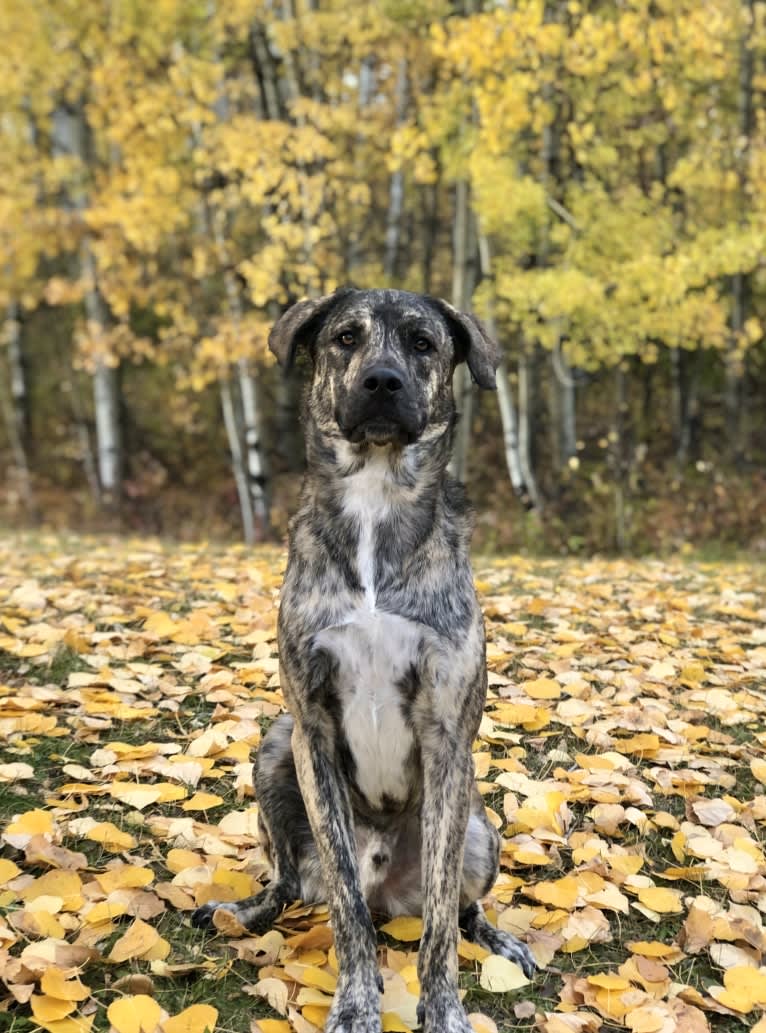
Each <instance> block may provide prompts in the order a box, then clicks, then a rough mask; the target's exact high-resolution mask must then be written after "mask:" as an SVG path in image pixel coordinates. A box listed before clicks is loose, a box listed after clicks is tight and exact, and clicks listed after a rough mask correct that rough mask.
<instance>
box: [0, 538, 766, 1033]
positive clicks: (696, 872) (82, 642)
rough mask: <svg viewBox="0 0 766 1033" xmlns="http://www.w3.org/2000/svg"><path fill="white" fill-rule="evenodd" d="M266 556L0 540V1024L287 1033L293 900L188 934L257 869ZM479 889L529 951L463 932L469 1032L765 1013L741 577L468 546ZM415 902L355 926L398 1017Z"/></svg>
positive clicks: (761, 823)
mask: <svg viewBox="0 0 766 1033" xmlns="http://www.w3.org/2000/svg"><path fill="white" fill-rule="evenodd" d="M283 565H284V554H283V553H282V552H281V551H279V550H275V549H273V550H261V551H256V552H253V551H247V550H245V549H244V548H229V549H223V548H220V547H208V546H205V545H200V546H197V547H178V546H175V547H171V546H163V545H162V544H158V543H156V542H147V541H141V540H135V541H130V540H124V541H112V540H96V539H89V540H84V539H68V540H64V539H58V538H44V537H43V538H37V539H34V540H32V539H13V538H6V539H2V540H0V744H2V745H0V915H1V917H0V981H2V982H1V983H0V1028H2V1029H3V1030H9V1031H11V1033H31V1031H32V1030H33V1029H35V1028H39V1027H42V1028H43V1029H45V1030H48V1031H50V1033H87V1031H88V1030H89V1029H91V1028H92V1029H93V1030H94V1031H98V1030H107V1029H109V1027H110V1025H111V1026H112V1027H113V1028H114V1029H115V1030H116V1031H117V1033H154V1031H155V1030H161V1031H163V1033H202V1031H203V1030H204V1028H205V1026H211V1028H212V1025H213V1024H214V1025H215V1029H216V1031H226V1030H231V1031H234V1033H249V1031H250V1030H251V1029H252V1030H253V1031H255V1033H259V1031H260V1033H287V1031H288V1030H291V1029H294V1030H296V1031H297V1033H311V1031H313V1030H314V1029H316V1028H319V1027H321V1026H322V1023H323V1021H324V1018H325V1015H326V1012H327V1006H328V1002H329V1000H330V996H331V994H332V991H333V988H334V985H335V978H336V969H335V959H334V954H333V950H332V934H331V931H330V930H329V928H328V926H327V916H326V912H325V911H324V910H323V909H322V908H317V907H315V908H305V907H298V906H296V907H294V908H293V909H292V910H291V911H290V912H288V913H286V914H285V915H284V916H283V918H282V920H281V921H280V922H279V925H278V928H277V929H275V930H274V931H272V932H270V933H268V934H267V935H266V936H263V937H253V936H249V935H248V934H247V933H245V932H244V931H243V930H241V929H238V928H236V927H233V926H232V924H231V923H230V924H228V925H227V924H225V923H222V924H221V927H220V929H219V930H218V932H217V933H216V934H215V935H210V934H208V935H205V934H202V933H200V932H198V931H197V930H193V929H192V928H191V927H190V925H189V920H188V915H189V912H190V911H191V910H192V909H193V908H194V907H195V906H197V905H199V904H201V903H203V902H205V901H207V900H208V899H211V898H216V899H236V898H238V897H241V896H245V895H248V894H250V893H251V892H252V891H253V889H254V888H257V887H258V886H259V885H260V884H261V883H262V880H263V878H264V876H265V874H266V865H265V863H264V858H263V856H262V854H261V851H260V849H259V847H258V844H257V839H256V836H255V812H254V805H253V799H252V790H251V787H250V781H251V773H252V751H253V750H254V749H256V748H257V746H258V743H259V741H260V739H261V736H262V734H263V731H264V729H265V728H266V727H267V725H268V722H269V721H270V720H271V719H272V718H273V717H274V715H275V714H276V713H278V711H279V709H280V708H281V706H282V698H281V695H280V691H279V678H278V673H277V657H276V641H275V623H276V606H277V599H278V589H279V583H280V577H281V572H282V569H283ZM476 570H477V586H478V589H479V592H480V594H481V597H482V602H483V605H484V608H485V612H486V616H487V626H488V637H489V665H490V697H489V700H488V703H487V710H486V717H485V719H484V722H483V724H482V727H481V734H480V738H479V739H478V740H477V742H476V744H475V761H476V771H477V776H478V778H479V784H480V787H481V790H482V792H483V793H484V794H485V799H486V804H487V807H488V808H489V809H490V812H491V814H492V816H493V820H494V821H495V823H496V824H497V825H498V827H500V828H501V829H502V833H503V837H504V841H503V842H504V845H503V852H502V872H501V876H500V879H499V881H498V883H497V885H496V887H495V888H494V890H493V893H492V895H491V896H490V898H489V899H488V910H489V912H490V914H491V915H492V917H493V919H494V920H495V921H496V922H497V923H498V924H499V925H500V926H501V927H502V928H504V929H510V930H513V931H515V932H518V933H520V935H522V936H523V937H524V938H526V939H527V940H528V941H529V942H530V943H531V944H532V946H533V950H534V952H535V954H536V956H537V958H538V960H539V962H540V963H541V965H544V966H545V968H544V971H542V972H541V973H540V974H539V975H538V976H537V977H536V978H535V979H534V980H533V981H532V982H531V983H530V984H528V985H527V984H526V981H525V980H524V979H523V977H522V976H521V974H520V972H519V971H518V970H517V969H516V968H515V966H513V965H511V964H510V963H507V962H503V961H502V959H498V958H492V957H489V958H487V957H486V956H485V954H484V953H483V952H482V951H480V950H477V949H476V948H475V947H473V946H471V945H469V944H461V980H462V985H463V987H464V988H465V991H466V995H465V1003H466V1006H467V1009H468V1011H469V1012H470V1013H472V1021H473V1024H474V1027H475V1029H476V1030H477V1031H492V1030H494V1029H495V1028H497V1029H499V1030H510V1029H514V1030H524V1029H532V1028H539V1029H541V1030H544V1031H547V1033H578V1031H581V1030H582V1031H586V1033H590V1031H595V1030H599V1029H603V1030H605V1031H606V1030H614V1029H628V1030H630V1031H632V1033H673V1031H678V1033H702V1031H705V1030H708V1029H710V1030H726V1031H732V1033H734V1031H740V1030H742V1031H744V1030H749V1029H752V1030H758V1031H760V1033H763V1031H764V1030H766V1017H764V1016H765V1015H766V966H764V967H763V968H761V967H760V966H761V963H762V960H763V953H764V951H765V950H766V930H765V929H764V926H763V915H764V912H766V858H765V857H764V849H763V837H764V831H765V830H766V788H764V786H765V785H766V716H765V715H764V709H765V707H764V705H765V703H766V569H765V568H764V565H763V564H762V563H761V564H758V563H752V564H745V563H743V564H731V565H714V564H694V563H691V562H687V561H682V560H679V561H674V562H659V561H646V560H641V561H635V562H609V561H604V560H593V561H581V562H559V561H548V562H545V561H529V560H525V559H519V558H517V557H504V558H498V559H495V560H486V559H485V560H479V561H477V564H476ZM419 928H420V926H419V922H418V921H417V920H398V921H395V922H393V923H389V924H387V925H383V926H382V927H381V932H380V939H379V944H380V948H379V951H380V963H381V967H382V970H383V973H384V977H385V987H386V990H385V994H384V998H383V1012H384V1029H387V1030H405V1029H411V1028H413V1027H414V1026H415V1022H416V1020H415V1003H416V1000H417V989H418V987H417V976H416V967H415V966H416V952H417V946H418V944H417V935H418V931H419Z"/></svg>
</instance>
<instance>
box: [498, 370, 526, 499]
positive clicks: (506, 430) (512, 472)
mask: <svg viewBox="0 0 766 1033" xmlns="http://www.w3.org/2000/svg"><path fill="white" fill-rule="evenodd" d="M497 406H498V409H499V410H500V421H501V423H502V425H503V447H504V449H505V464H506V466H507V467H508V476H509V477H510V479H511V487H512V488H513V491H514V493H515V494H516V495H518V496H519V498H522V497H523V496H524V495H525V493H526V485H525V483H524V474H523V472H522V469H521V454H520V451H519V434H518V421H517V419H516V405H515V403H514V401H513V391H512V390H511V383H510V381H509V379H508V364H507V363H506V361H505V357H503V358H502V359H501V360H500V365H499V366H498V369H497Z"/></svg>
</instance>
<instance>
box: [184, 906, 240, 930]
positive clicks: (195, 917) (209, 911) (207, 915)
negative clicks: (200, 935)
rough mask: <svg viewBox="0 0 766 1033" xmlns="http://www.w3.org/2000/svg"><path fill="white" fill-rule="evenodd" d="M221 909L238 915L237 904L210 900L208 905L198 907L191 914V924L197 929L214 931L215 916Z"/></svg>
mask: <svg viewBox="0 0 766 1033" xmlns="http://www.w3.org/2000/svg"><path fill="white" fill-rule="evenodd" d="M219 908H223V909H224V910H226V911H231V912H232V914H235V915H236V913H237V905H236V904H228V903H225V902H223V901H218V900H210V901H208V903H207V904H203V905H202V907H198V908H197V909H196V910H195V911H192V913H191V916H190V917H191V924H192V925H193V926H194V927H195V928H197V929H212V928H214V926H213V915H214V914H215V913H216V911H217V910H218V909H219Z"/></svg>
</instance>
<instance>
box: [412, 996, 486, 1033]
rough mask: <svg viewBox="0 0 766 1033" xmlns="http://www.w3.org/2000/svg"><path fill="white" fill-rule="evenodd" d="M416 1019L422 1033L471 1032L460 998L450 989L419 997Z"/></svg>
mask: <svg viewBox="0 0 766 1033" xmlns="http://www.w3.org/2000/svg"><path fill="white" fill-rule="evenodd" d="M418 1019H419V1021H420V1023H421V1024H422V1026H423V1033H473V1030H472V1028H471V1023H470V1022H469V1021H468V1016H467V1015H466V1013H465V1008H464V1007H463V1005H462V1004H461V1003H460V998H459V997H458V996H457V994H456V993H452V992H450V991H444V992H442V993H440V994H433V995H431V996H430V997H428V998H425V999H422V998H421V1001H420V1004H419V1005H418Z"/></svg>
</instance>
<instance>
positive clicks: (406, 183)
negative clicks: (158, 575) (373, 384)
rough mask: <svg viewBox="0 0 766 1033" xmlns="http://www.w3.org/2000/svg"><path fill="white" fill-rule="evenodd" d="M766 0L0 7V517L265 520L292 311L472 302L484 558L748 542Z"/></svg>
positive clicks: (760, 463) (292, 399)
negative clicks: (387, 288)
mask: <svg viewBox="0 0 766 1033" xmlns="http://www.w3.org/2000/svg"><path fill="white" fill-rule="evenodd" d="M765 99H766V3H765V2H763V0H652V2H649V0H612V2H607V3H599V2H587V3H581V2H578V0H569V2H563V0H547V2H543V0H518V2H516V3H510V2H508V3H502V2H498V3H491V2H486V3H482V2H481V0H475V2H471V0H463V2H462V3H450V2H446V0H431V2H423V0H381V2H378V3H369V4H368V3H362V2H356V3H349V2H348V0H268V2H262V0H227V2H225V3H223V2H218V0H76V2H75V0H4V2H3V4H2V10H1V11H0V312H2V335H1V337H0V410H1V415H2V420H1V421H0V424H1V428H0V469H2V468H4V469H5V476H3V477H2V482H1V483H0V521H2V523H4V524H5V525H11V526H14V527H20V526H23V525H34V524H42V525H43V526H47V527H53V528H62V527H73V528H79V529H84V528H89V529H93V528H115V527H120V528H121V529H122V530H131V531H140V532H154V533H160V534H163V535H171V536H174V537H179V538H191V537H198V536H200V535H208V536H236V535H242V533H243V532H244V536H245V538H246V540H248V541H253V540H257V539H259V538H263V537H267V536H270V535H272V534H277V535H278V534H279V533H280V532H282V531H283V530H284V524H285V519H286V516H285V514H286V513H287V512H288V511H289V509H290V507H291V505H292V504H293V501H294V497H295V494H296V491H297V486H298V484H299V479H300V478H299V476H298V475H299V472H300V470H301V467H302V462H303V458H302V450H301V441H300V425H299V418H298V411H299V402H300V390H301V386H300V382H301V376H300V371H299V373H298V375H296V376H294V377H292V378H288V379H285V378H283V377H282V375H281V374H280V373H279V371H278V370H277V369H276V368H275V367H274V366H273V364H272V361H271V358H270V356H269V354H268V351H267V347H266V338H267V334H268V329H269V327H270V325H271V324H272V323H273V322H274V320H275V319H276V318H277V317H278V315H279V314H280V312H282V311H283V310H284V309H285V308H286V307H287V306H289V305H290V304H291V303H292V302H294V301H296V300H298V299H299V298H301V297H304V296H318V295H320V294H323V293H326V292H328V291H331V290H332V289H334V288H335V287H336V286H337V285H340V284H345V283H354V284H356V285H358V286H373V285H374V286H384V285H391V286H396V287H405V288H408V289H411V290H416V291H425V292H429V293H433V294H436V295H440V296H443V297H447V298H448V299H450V300H451V301H452V302H453V303H454V304H455V305H457V306H458V307H460V308H471V309H473V311H474V312H476V313H477V314H478V315H479V316H480V317H481V318H483V319H484V320H485V322H486V323H487V325H488V326H489V328H490V329H491V330H492V331H493V332H494V333H495V334H496V335H497V337H498V339H499V340H500V342H501V344H502V348H503V362H502V364H501V367H500V370H499V372H498V392H497V395H496V396H489V395H485V396H482V397H481V398H480V397H479V396H478V394H474V392H473V389H472V388H471V385H470V383H468V381H467V380H466V375H465V372H464V371H459V372H458V374H457V376H456V392H457V396H458V400H459V408H460V410H461V413H462V419H461V422H460V424H459V431H458V439H457V443H456V450H455V458H454V463H453V465H454V470H455V472H456V474H457V475H458V476H459V477H461V478H462V479H464V480H466V481H467V482H468V484H469V489H470V492H471V494H472V496H473V497H474V499H475V501H476V503H477V508H478V511H479V513H478V534H479V542H480V544H482V545H484V546H491V547H508V546H513V547H526V548H528V549H536V548H546V549H550V548H553V549H555V550H556V551H563V552H566V551H569V552H577V551H584V550H591V549H598V550H609V549H620V550H634V551H644V550H648V549H654V550H658V549H659V550H663V549H674V548H679V547H685V546H686V547H688V546H690V545H703V544H705V543H710V542H715V543H717V545H721V544H724V545H726V544H727V543H728V544H735V545H739V546H741V545H747V546H750V547H754V548H760V549H766V530H765V529H764V526H765V524H766V520H765V517H764V515H765V514H766V466H765V465H764V460H765V459H766V404H764V403H765V402H766V344H765V343H764V321H765V319H766V261H765V257H766V248H765V247H764V243H765V242H766V133H765V130H766V104H765V103H764V100H765Z"/></svg>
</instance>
